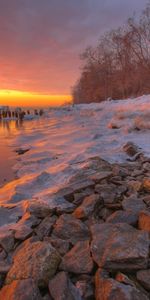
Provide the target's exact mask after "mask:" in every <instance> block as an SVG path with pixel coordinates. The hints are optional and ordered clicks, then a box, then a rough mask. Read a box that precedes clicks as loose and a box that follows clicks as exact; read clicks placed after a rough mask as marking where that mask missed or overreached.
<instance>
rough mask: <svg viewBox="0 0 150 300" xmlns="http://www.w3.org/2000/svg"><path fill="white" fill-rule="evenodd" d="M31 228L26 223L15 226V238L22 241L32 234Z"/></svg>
mask: <svg viewBox="0 0 150 300" xmlns="http://www.w3.org/2000/svg"><path fill="white" fill-rule="evenodd" d="M32 232H33V229H31V228H30V227H28V226H26V225H20V226H17V227H16V229H15V239H16V240H21V241H24V240H26V239H27V238H28V237H30V236H31V235H32Z"/></svg>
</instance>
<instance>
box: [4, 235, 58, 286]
mask: <svg viewBox="0 0 150 300" xmlns="http://www.w3.org/2000/svg"><path fill="white" fill-rule="evenodd" d="M59 263H60V256H59V254H58V252H57V251H56V249H55V248H53V247H52V246H51V244H50V243H47V242H33V243H31V242H30V240H27V241H25V242H24V243H23V244H22V246H21V248H20V249H18V251H17V252H16V254H15V256H14V263H13V266H12V267H11V269H10V271H9V272H8V274H7V277H6V284H10V283H11V282H12V281H13V280H22V279H29V278H32V279H33V280H34V281H36V282H37V284H38V286H40V287H43V286H46V285H47V283H48V281H49V279H50V278H51V277H52V276H53V275H54V274H55V272H56V270H57V267H58V265H59Z"/></svg>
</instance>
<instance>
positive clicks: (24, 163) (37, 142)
mask: <svg viewBox="0 0 150 300" xmlns="http://www.w3.org/2000/svg"><path fill="white" fill-rule="evenodd" d="M12 141H13V144H14V145H16V147H23V148H30V151H29V152H27V153H26V154H24V155H23V156H22V157H21V159H20V161H18V163H17V165H16V166H15V170H17V175H18V177H19V179H17V180H15V181H13V182H11V183H9V184H7V185H6V186H4V187H3V188H2V189H1V193H0V201H1V205H2V204H3V205H5V204H6V203H7V204H13V205H14V203H15V205H17V203H18V205H20V204H19V203H22V202H23V200H30V199H32V198H36V199H38V198H40V199H41V198H45V199H47V195H49V194H52V193H54V192H56V191H57V190H58V189H59V188H61V187H64V186H67V185H68V184H69V182H70V181H72V180H73V178H75V177H76V176H82V174H84V170H85V168H88V165H89V162H88V158H90V157H95V156H99V157H101V158H103V159H106V160H108V161H109V162H125V161H126V159H127V158H128V157H127V155H126V154H125V153H124V151H123V145H124V144H126V143H127V142H129V141H132V142H134V143H135V144H136V145H137V146H138V147H139V148H141V151H142V152H143V153H144V154H145V155H146V156H150V96H143V97H140V98H138V99H129V100H126V101H107V102H103V103H101V104H88V105H83V104H82V105H77V106H73V107H71V106H68V107H64V108H58V109H50V110H49V113H48V114H47V117H46V118H43V119H40V120H35V121H29V122H26V124H25V126H24V128H23V130H22V131H20V132H16V134H15V135H14V136H13V137H11V142H12Z"/></svg>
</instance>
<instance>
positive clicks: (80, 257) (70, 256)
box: [60, 241, 93, 274]
mask: <svg viewBox="0 0 150 300" xmlns="http://www.w3.org/2000/svg"><path fill="white" fill-rule="evenodd" d="M60 269H61V270H64V271H68V272H70V273H75V274H84V273H91V272H92V269H93V261H92V258H91V255H90V246H89V241H80V242H77V244H76V245H75V246H74V247H73V248H72V249H71V250H70V251H69V252H68V253H67V254H66V255H65V256H64V257H63V259H62V262H61V264H60Z"/></svg>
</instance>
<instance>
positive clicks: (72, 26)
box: [0, 0, 147, 94]
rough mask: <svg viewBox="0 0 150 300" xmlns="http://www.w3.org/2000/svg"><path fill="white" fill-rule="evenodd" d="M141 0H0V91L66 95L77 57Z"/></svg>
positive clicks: (76, 72) (76, 69) (141, 3)
mask: <svg viewBox="0 0 150 300" xmlns="http://www.w3.org/2000/svg"><path fill="white" fill-rule="evenodd" d="M146 2H147V1H146V0H145V1H144V0H142V1H141V0H122V1H120V0H105V1H103V0H0V89H21V90H27V91H36V92H45V93H56V94H59V93H69V92H70V87H71V86H72V85H73V83H74V82H75V80H76V79H77V77H78V75H79V64H80V62H79V58H78V55H79V54H80V52H82V51H83V49H84V48H85V47H86V46H88V45H90V44H92V43H96V41H97V39H98V37H99V36H100V34H101V33H103V32H104V31H105V30H108V29H109V28H113V27H116V26H118V25H120V24H122V23H124V22H125V20H126V19H127V18H128V17H129V16H130V15H132V14H133V13H134V12H137V13H139V12H140V11H141V10H142V9H143V8H144V5H145V3H146Z"/></svg>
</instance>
